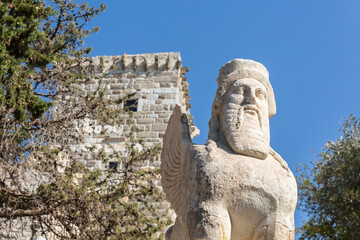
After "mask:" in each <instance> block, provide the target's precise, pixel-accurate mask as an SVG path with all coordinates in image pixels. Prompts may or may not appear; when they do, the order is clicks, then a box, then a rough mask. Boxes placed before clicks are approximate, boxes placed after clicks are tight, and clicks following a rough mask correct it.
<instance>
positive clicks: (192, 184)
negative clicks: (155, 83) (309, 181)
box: [161, 59, 297, 240]
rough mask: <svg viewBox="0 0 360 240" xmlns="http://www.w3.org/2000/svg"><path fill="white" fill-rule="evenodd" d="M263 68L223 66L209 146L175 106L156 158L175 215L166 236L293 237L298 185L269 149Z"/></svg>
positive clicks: (269, 96)
mask: <svg viewBox="0 0 360 240" xmlns="http://www.w3.org/2000/svg"><path fill="white" fill-rule="evenodd" d="M264 69H265V68H264V67H263V66H262V65H261V64H259V63H256V62H253V61H250V60H240V59H236V60H233V61H231V62H229V63H227V64H225V65H224V66H223V67H222V69H221V70H220V75H219V78H218V84H219V88H218V91H217V95H216V97H215V101H214V104H213V108H212V117H211V120H210V123H209V125H210V131H209V140H208V142H207V143H206V145H196V144H193V143H192V142H191V138H190V133H189V126H188V121H187V117H186V114H185V113H184V112H183V111H182V109H181V107H180V106H177V107H176V108H175V109H174V113H173V115H172V117H171V119H170V121H169V125H168V129H167V131H166V134H165V137H164V148H163V153H162V156H161V157H162V164H161V174H162V185H163V188H164V191H165V193H166V196H167V198H168V200H169V201H170V203H171V204H172V207H173V208H174V210H175V212H176V214H177V218H176V221H175V224H174V226H172V227H171V228H170V229H169V230H168V231H167V233H166V239H169V240H190V239H191V240H193V239H199V240H200V239H204V240H205V239H207V240H217V239H219V240H220V239H221V240H223V239H227V240H230V239H231V240H260V239H264V240H265V239H267V240H282V239H284V240H285V239H286V240H288V239H293V238H294V211H295V207H296V199H297V187H296V181H295V178H294V176H293V174H292V173H291V171H290V170H289V168H288V166H287V164H286V162H285V161H284V160H283V159H282V158H281V157H280V155H278V154H277V153H276V152H275V151H274V150H273V149H272V148H271V147H270V144H269V139H270V138H269V122H268V119H269V117H271V116H272V115H274V114H275V100H274V97H273V92H272V88H271V85H270V84H268V85H267V82H268V75H266V73H267V71H266V69H265V71H266V72H265V71H264ZM261 77H264V79H261V80H259V79H260V78H261ZM266 77H267V78H266ZM266 81H267V82H266Z"/></svg>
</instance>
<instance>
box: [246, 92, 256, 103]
mask: <svg viewBox="0 0 360 240" xmlns="http://www.w3.org/2000/svg"><path fill="white" fill-rule="evenodd" d="M246 103H248V104H255V103H256V96H255V90H253V89H250V91H249V92H248V94H247V95H246Z"/></svg>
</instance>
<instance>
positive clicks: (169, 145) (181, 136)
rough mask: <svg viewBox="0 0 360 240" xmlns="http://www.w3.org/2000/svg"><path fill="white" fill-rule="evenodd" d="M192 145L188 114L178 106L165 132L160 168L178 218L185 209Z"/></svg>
mask: <svg viewBox="0 0 360 240" xmlns="http://www.w3.org/2000/svg"><path fill="white" fill-rule="evenodd" d="M192 144H193V143H192V141H191V137H190V128H189V123H188V118H187V116H186V113H185V111H184V110H183V109H182V108H181V106H179V105H176V106H175V108H174V111H173V114H172V116H171V118H170V120H169V123H168V126H167V129H166V132H165V136H164V144H163V151H162V153H161V167H160V168H161V176H162V179H161V184H162V186H163V190H164V192H165V194H166V197H167V199H168V200H169V202H170V203H171V206H172V208H173V209H174V210H175V212H176V214H177V215H178V216H179V215H181V212H182V211H183V210H184V207H185V200H186V199H184V196H186V189H185V188H184V186H183V175H184V173H183V168H184V164H185V161H188V159H186V156H187V151H188V149H189V146H190V145H192Z"/></svg>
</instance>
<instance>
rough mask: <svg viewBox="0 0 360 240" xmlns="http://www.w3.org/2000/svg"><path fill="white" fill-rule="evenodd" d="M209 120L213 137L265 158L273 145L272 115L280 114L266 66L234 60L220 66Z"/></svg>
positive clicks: (249, 153)
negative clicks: (270, 129) (270, 119)
mask: <svg viewBox="0 0 360 240" xmlns="http://www.w3.org/2000/svg"><path fill="white" fill-rule="evenodd" d="M217 82H218V89H217V92H216V97H215V100H214V103H213V106H212V114H211V119H210V122H209V126H210V129H209V140H213V141H215V142H219V141H225V142H226V143H227V144H228V145H229V146H230V148H231V149H232V151H233V152H235V153H238V154H243V155H247V156H252V157H256V158H260V159H265V158H266V157H267V155H268V152H269V148H270V133H269V118H271V117H272V116H274V115H275V113H276V104H275V98H274V92H273V89H272V87H271V85H270V82H269V73H268V71H267V70H266V68H265V67H264V66H263V65H262V64H260V63H257V62H254V61H252V60H244V59H234V60H232V61H230V62H228V63H226V64H225V65H224V66H222V68H221V69H220V74H219V77H218V79H217Z"/></svg>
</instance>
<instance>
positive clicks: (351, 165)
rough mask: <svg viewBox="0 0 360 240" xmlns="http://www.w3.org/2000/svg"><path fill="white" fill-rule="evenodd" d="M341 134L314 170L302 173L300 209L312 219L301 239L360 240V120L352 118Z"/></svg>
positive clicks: (328, 146) (327, 147)
mask: <svg viewBox="0 0 360 240" xmlns="http://www.w3.org/2000/svg"><path fill="white" fill-rule="evenodd" d="M341 133H342V137H340V138H339V139H338V140H337V141H335V142H332V141H329V142H328V143H327V144H326V145H325V146H324V150H323V152H321V153H320V155H319V159H318V160H317V161H315V162H313V167H312V168H309V167H308V166H305V167H303V168H302V169H301V170H300V171H299V172H300V173H301V174H300V176H299V177H298V184H299V200H300V203H301V205H300V208H301V209H302V210H304V211H305V212H306V213H307V214H308V217H309V219H308V220H307V222H305V223H304V225H303V226H302V227H301V228H300V232H301V238H300V239H343V240H353V239H358V238H359V235H360V207H359V206H360V188H359V186H360V119H359V118H357V117H355V116H353V115H351V116H350V117H349V119H348V120H346V121H345V122H344V123H343V125H342V129H341Z"/></svg>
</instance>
